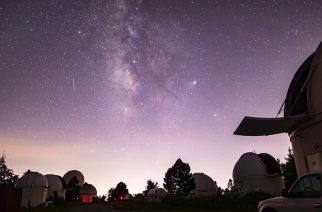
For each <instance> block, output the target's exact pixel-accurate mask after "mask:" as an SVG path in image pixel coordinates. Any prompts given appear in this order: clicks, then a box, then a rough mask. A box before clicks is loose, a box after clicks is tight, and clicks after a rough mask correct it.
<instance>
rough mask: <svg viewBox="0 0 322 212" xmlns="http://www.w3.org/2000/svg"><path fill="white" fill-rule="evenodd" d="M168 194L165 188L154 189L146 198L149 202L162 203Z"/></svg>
mask: <svg viewBox="0 0 322 212" xmlns="http://www.w3.org/2000/svg"><path fill="white" fill-rule="evenodd" d="M167 194H168V193H167V192H166V190H164V189H163V188H152V189H150V190H149V191H148V193H147V194H146V197H147V200H148V201H149V202H160V201H161V200H162V198H163V197H165V196H167Z"/></svg>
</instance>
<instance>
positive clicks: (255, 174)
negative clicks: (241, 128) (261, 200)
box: [233, 152, 284, 194]
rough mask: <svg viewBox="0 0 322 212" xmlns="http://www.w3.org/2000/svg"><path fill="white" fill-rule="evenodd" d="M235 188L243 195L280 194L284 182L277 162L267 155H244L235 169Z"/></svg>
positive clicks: (249, 153) (250, 153)
mask: <svg viewBox="0 0 322 212" xmlns="http://www.w3.org/2000/svg"><path fill="white" fill-rule="evenodd" d="M233 179H234V184H235V188H236V189H237V190H238V191H239V192H241V193H242V194H245V193H248V192H254V191H263V192H268V193H271V194H279V193H280V191H281V189H282V188H284V180H283V177H282V172H281V169H280V167H279V165H278V163H277V161H276V160H275V159H274V158H273V157H272V156H271V155H269V154H267V153H261V154H256V153H253V152H248V153H245V154H243V155H242V156H241V157H240V158H239V160H238V161H237V163H236V165H235V166H234V169H233Z"/></svg>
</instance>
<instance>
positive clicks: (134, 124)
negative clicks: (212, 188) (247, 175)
mask: <svg viewBox="0 0 322 212" xmlns="http://www.w3.org/2000/svg"><path fill="white" fill-rule="evenodd" d="M321 37H322V3H321V2H320V1H318V0H316V1H264V0H263V1H233V0H227V1H219V0H218V1H215V0H200V1H188V0H186V1H185V0H171V1H170V0H162V1H161V0H160V1H158V0H155V1H145V0H137V1H126V0H120V1H103V0H97V1H94V0H93V1H91V0H88V1H76V0H75V1H63V0H61V1H59V0H55V1H54V0H53V1H49V0H48V1H11V0H10V1H9V0H4V1H1V2H0V99H1V101H0V150H3V151H4V150H5V151H6V153H7V158H8V162H9V166H10V167H11V168H12V169H13V170H14V171H16V172H17V173H18V174H20V175H21V174H22V173H23V172H24V171H26V170H27V169H31V170H35V171H40V172H43V173H44V174H46V173H47V172H50V173H54V172H55V173H57V174H61V175H62V174H64V173H65V172H66V171H67V170H69V169H79V170H81V171H82V172H84V173H85V180H88V181H89V183H92V184H94V185H96V187H97V188H98V191H99V193H100V194H103V193H105V192H107V190H108V188H109V187H112V186H115V185H116V184H117V183H118V182H119V181H121V180H122V181H124V182H125V183H126V184H127V185H128V187H129V188H130V191H131V192H140V191H141V190H143V189H144V186H145V181H146V180H147V179H150V178H151V179H152V180H155V181H158V182H159V184H162V179H163V177H164V173H165V171H166V170H167V168H168V167H170V166H171V165H172V164H173V163H174V161H175V160H176V159H177V158H178V157H182V158H183V160H184V161H187V162H188V163H189V164H190V166H191V168H192V171H195V172H198V171H199V172H205V173H206V174H208V175H209V176H211V177H213V178H214V180H216V181H217V182H218V184H219V185H221V186H223V187H225V186H226V182H227V181H228V179H229V178H231V172H232V168H233V166H234V163H235V162H236V161H237V159H238V158H239V156H240V155H241V154H243V153H244V152H246V151H253V150H255V151H257V152H267V153H269V154H272V155H273V156H274V157H277V158H280V159H283V157H284V156H286V153H287V147H288V146H290V143H289V141H288V138H287V136H286V135H278V136H272V137H265V138H247V137H238V136H233V135H232V134H233V131H234V130H235V128H236V127H237V125H238V123H239V122H240V120H241V119H242V117H243V116H245V115H252V116H262V117H263V116H264V117H274V116H275V115H276V114H277V112H278V109H279V107H280V105H281V104H282V102H283V101H284V98H285V96H286V92H287V88H288V85H289V83H290V80H291V78H292V76H293V75H294V73H295V72H296V70H297V68H298V67H299V65H300V64H301V63H302V62H303V61H304V59H305V58H306V57H307V56H309V55H310V54H311V53H312V52H313V51H314V50H315V48H316V47H317V45H318V43H319V42H320V41H321ZM39 157H41V158H43V159H42V160H43V161H42V162H37V161H38V160H39ZM222 161H226V162H225V163H224V164H223V163H222ZM119 164H122V165H121V166H120V165H119ZM97 170H101V171H100V173H99V174H95V173H96V172H97Z"/></svg>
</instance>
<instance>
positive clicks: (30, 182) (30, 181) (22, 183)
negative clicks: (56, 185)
mask: <svg viewBox="0 0 322 212" xmlns="http://www.w3.org/2000/svg"><path fill="white" fill-rule="evenodd" d="M17 187H18V188H24V187H43V188H47V187H48V182H47V179H46V177H45V176H44V175H42V174H40V173H39V172H33V171H30V170H28V171H27V172H26V173H25V174H24V175H23V176H22V177H21V178H20V179H19V180H18V182H17Z"/></svg>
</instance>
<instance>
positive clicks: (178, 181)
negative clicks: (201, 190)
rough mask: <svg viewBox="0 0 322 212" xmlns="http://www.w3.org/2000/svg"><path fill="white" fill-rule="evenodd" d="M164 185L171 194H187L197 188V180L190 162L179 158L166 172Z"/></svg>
mask: <svg viewBox="0 0 322 212" xmlns="http://www.w3.org/2000/svg"><path fill="white" fill-rule="evenodd" d="M163 187H164V188H165V189H166V190H167V191H168V193H169V194H178V195H187V194H188V193H189V192H190V191H191V190H193V189H194V188H195V181H194V179H193V178H192V174H191V173H190V166H189V164H188V163H184V162H182V160H181V159H180V158H179V159H178V160H177V161H176V162H175V164H174V165H173V166H172V167H171V168H169V169H168V171H167V172H166V173H165V177H164V184H163Z"/></svg>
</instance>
